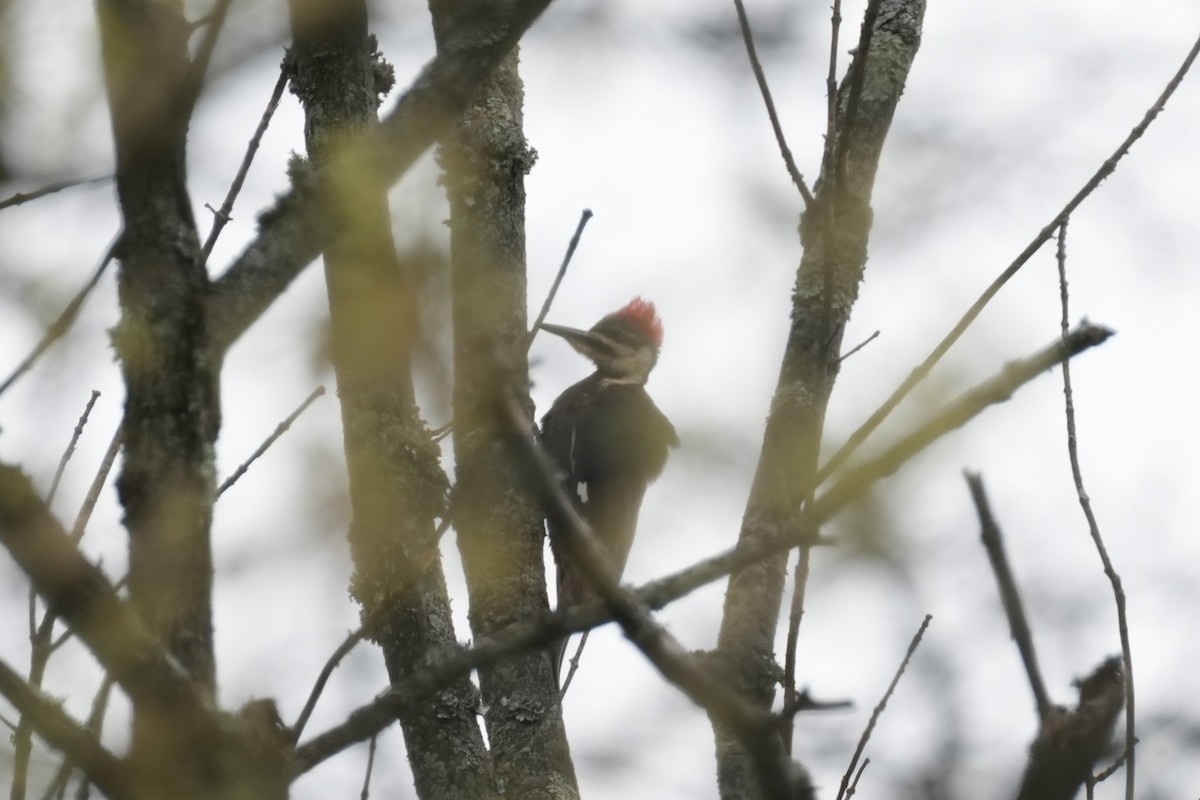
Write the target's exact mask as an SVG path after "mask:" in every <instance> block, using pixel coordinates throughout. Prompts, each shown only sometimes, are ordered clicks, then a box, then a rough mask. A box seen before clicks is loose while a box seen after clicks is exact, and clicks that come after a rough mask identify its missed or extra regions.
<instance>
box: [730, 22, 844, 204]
mask: <svg viewBox="0 0 1200 800" xmlns="http://www.w3.org/2000/svg"><path fill="white" fill-rule="evenodd" d="M733 7H734V8H735V9H737V18H738V25H739V26H740V27H741V29H742V41H743V42H745V43H746V55H747V56H749V57H750V69H752V70H753V71H754V80H756V81H757V82H758V90H759V92H760V93H761V94H762V99H763V104H764V105H765V106H766V107H767V117H768V118H769V119H770V120H771V130H773V131H774V132H775V141H776V142H778V143H779V154H780V155H781V156H783V163H784V165H785V166H787V171H788V175H790V176H791V178H792V183H794V184H796V188H797V189H798V190H799V191H800V196H801V197H802V198H804V205H805V206H810V205H812V204H813V196H812V192H810V191H809V190H808V185H807V184H806V183H805V182H804V176H803V175H801V174H800V169H799V168H798V167H797V166H796V160H795V159H794V158H793V157H792V150H791V148H790V147H788V143H787V139H786V138H785V137H784V135H783V125H781V124H780V122H779V114H778V112H776V111H775V101H774V100H773V99H772V98H771V87H770V86H768V85H767V76H766V73H764V72H763V68H762V64H761V63H759V60H758V51H757V49H756V48H755V46H754V32H753V31H752V30H751V29H750V18H749V17H748V16H747V15H746V7H745V6H744V5H743V4H742V0H733ZM834 41H836V37H835V39H834Z"/></svg>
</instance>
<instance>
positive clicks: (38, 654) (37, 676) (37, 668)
mask: <svg viewBox="0 0 1200 800" xmlns="http://www.w3.org/2000/svg"><path fill="white" fill-rule="evenodd" d="M98 397H100V393H99V392H97V391H96V390H95V389H93V390H92V394H91V397H89V398H88V401H87V405H86V406H84V409H83V413H82V414H81V415H80V417H79V421H78V422H77V423H76V424H75V430H73V431H72V432H71V439H70V441H69V442H68V443H67V447H66V449H65V450H64V451H63V454H62V457H61V458H59V460H58V468H57V469H56V470H55V471H54V478H53V479H51V481H50V490H49V491H48V492H46V505H47V506H50V505H51V504H52V503H53V502H54V496H55V494H57V493H58V484H59V481H61V480H62V476H63V472H64V471H65V470H66V468H67V462H68V461H70V460H71V455H72V454H73V453H74V452H75V446H76V445H77V444H78V443H79V437H80V436H82V435H83V429H84V427H85V426H86V425H87V421H88V417H89V416H90V415H91V413H92V407H93V406H94V405H95V404H96V399H97V398H98ZM36 616H37V592H35V591H34V590H33V587H32V586H31V587H30V588H29V685H30V686H31V687H32V688H34V689H41V688H42V679H43V678H44V677H45V675H46V666H47V664H48V663H49V661H50V656H51V654H52V653H53V649H52V647H51V639H52V638H53V636H54V620H55V615H54V612H53V611H51V610H49V609H47V610H46V613H45V614H44V615H43V616H42V620H41V622H40V623H36V624H35V622H34V620H35V618H36ZM32 737H33V728H32V726H31V724H30V720H29V719H28V718H27V717H25V716H22V717H21V719H20V721H19V724H18V728H17V731H16V733H15V734H14V735H13V767H12V772H13V779H12V791H11V792H10V793H9V798H10V800H24V797H25V785H26V781H27V779H28V777H29V757H30V755H31V754H32V750H33V738H32Z"/></svg>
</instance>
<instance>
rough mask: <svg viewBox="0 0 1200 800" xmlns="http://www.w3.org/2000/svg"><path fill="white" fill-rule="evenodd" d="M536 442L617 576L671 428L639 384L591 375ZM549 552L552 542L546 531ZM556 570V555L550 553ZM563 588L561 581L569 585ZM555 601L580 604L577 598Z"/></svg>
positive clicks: (550, 417) (557, 407)
mask: <svg viewBox="0 0 1200 800" xmlns="http://www.w3.org/2000/svg"><path fill="white" fill-rule="evenodd" d="M542 440H543V443H544V445H545V447H546V450H547V451H548V453H549V454H550V457H551V458H552V459H553V460H554V462H555V463H556V464H557V465H558V467H559V469H560V470H561V471H562V476H563V489H564V491H565V492H566V493H567V494H568V496H570V497H571V499H572V501H573V502H574V503H575V506H576V508H577V509H579V511H580V513H581V514H582V515H583V517H584V519H586V520H587V522H588V524H589V525H590V526H591V528H592V531H593V533H594V534H595V535H596V538H597V539H598V540H599V542H600V543H601V544H602V545H603V546H604V547H605V549H606V550H608V552H609V556H610V558H611V560H612V566H613V568H614V570H615V571H616V573H617V575H620V574H621V572H622V571H623V570H624V567H625V561H626V559H627V558H628V556H629V548H630V546H631V545H632V543H633V534H634V531H635V529H636V528H637V516H638V511H639V509H640V508H641V504H642V497H643V496H644V494H645V491H646V486H647V485H648V484H649V483H650V482H651V481H653V480H654V479H655V478H656V477H658V475H659V473H660V472H662V468H663V466H664V465H665V464H666V460H667V452H668V450H669V449H670V448H671V447H674V446H675V445H677V444H678V443H679V437H678V436H677V435H676V434H675V428H674V427H673V426H672V425H671V423H670V422H669V421H668V420H667V418H666V417H665V416H664V415H663V413H662V412H661V411H659V410H658V407H657V406H655V405H654V401H653V400H651V399H650V395H648V394H647V393H646V390H645V389H644V388H643V387H642V386H640V385H638V384H623V383H615V382H612V381H607V380H605V379H604V378H603V377H602V376H601V375H599V374H594V375H592V376H590V377H588V378H585V379H584V380H582V381H580V382H579V383H577V384H575V385H574V386H572V387H571V388H569V389H567V390H566V391H565V392H563V394H562V395H561V396H560V397H559V398H558V400H556V401H555V402H554V405H553V406H551V407H550V411H548V412H547V413H546V416H545V418H544V419H543V420H542ZM550 533H551V545H552V546H553V545H554V543H555V541H556V540H557V538H558V537H557V536H555V535H554V534H555V531H554V530H553V529H551V531H550ZM555 558H556V559H557V560H558V562H559V564H560V569H561V565H562V564H563V563H564V560H563V558H562V554H560V553H558V552H557V550H556V551H555ZM569 585H570V581H568V586H569ZM572 594H573V593H571V592H568V595H567V597H565V598H564V597H561V596H560V599H559V604H560V605H563V604H564V600H568V601H570V600H572V599H573V600H578V599H581V598H580V597H579V596H578V595H576V596H575V597H572V596H571V595H572Z"/></svg>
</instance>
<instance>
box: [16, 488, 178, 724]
mask: <svg viewBox="0 0 1200 800" xmlns="http://www.w3.org/2000/svg"><path fill="white" fill-rule="evenodd" d="M0 544H3V545H4V546H5V547H6V548H8V551H9V553H11V554H12V557H13V560H15V561H16V562H17V564H18V566H20V567H21V569H22V570H24V572H25V574H26V575H28V576H29V578H30V579H31V580H32V581H33V585H34V587H35V588H36V589H37V591H38V594H40V595H41V596H42V598H43V599H44V600H45V601H46V604H47V605H48V606H49V607H50V608H51V609H52V610H54V611H55V612H56V613H57V614H59V615H60V616H62V618H63V619H65V620H66V621H67V623H68V624H70V625H71V627H72V628H73V629H74V630H75V632H76V633H77V634H78V636H79V637H80V638H81V639H82V640H83V642H84V643H85V644H86V645H87V646H88V648H89V649H90V650H91V651H92V653H93V654H94V655H95V656H96V658H97V660H98V661H99V662H100V664H101V665H102V666H103V667H104V668H105V669H106V670H107V671H108V673H109V674H110V675H112V677H113V678H114V679H115V680H116V681H117V683H118V684H120V686H121V688H122V689H124V690H125V692H126V693H127V694H128V695H129V696H130V698H131V699H133V701H134V703H135V704H136V703H156V704H167V705H176V706H177V707H180V708H182V709H184V710H186V709H192V710H198V709H199V708H200V707H201V706H202V702H201V700H200V698H199V697H198V696H197V694H196V692H195V688H194V687H193V686H192V684H191V683H190V681H189V680H188V677H187V675H185V674H184V673H183V672H182V671H181V670H180V668H179V666H178V665H177V664H176V663H174V662H173V661H171V660H170V659H169V658H168V657H167V655H166V654H165V653H164V652H163V651H162V649H161V648H160V647H159V644H158V642H157V641H156V640H155V639H154V637H153V636H151V634H150V633H149V631H147V630H146V628H145V627H144V625H143V624H142V622H141V620H140V619H139V618H138V616H137V614H136V613H135V612H134V611H133V610H132V609H131V608H130V607H129V606H128V605H127V604H126V603H124V602H122V601H121V600H120V599H119V598H118V597H117V594H116V592H115V591H114V590H113V588H112V586H111V585H109V583H108V581H107V580H106V579H105V577H104V575H103V574H102V573H101V572H100V570H99V568H98V567H96V566H95V565H93V564H92V563H91V562H89V561H88V560H87V559H86V558H84V557H83V554H81V553H80V552H79V551H78V550H77V549H76V548H75V544H74V542H72V541H71V539H70V538H69V537H68V536H67V534H66V532H65V531H64V530H63V529H62V526H61V525H60V524H59V522H58V520H56V519H55V518H54V517H53V516H52V515H51V514H50V511H49V509H47V508H46V506H45V504H44V503H42V501H41V500H40V499H39V498H38V496H37V494H36V493H35V492H34V490H33V486H32V484H30V482H29V479H28V478H26V477H25V475H24V474H23V473H22V472H21V471H20V470H19V469H17V468H16V467H11V466H8V465H6V464H0Z"/></svg>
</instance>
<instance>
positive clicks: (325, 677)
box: [289, 515, 451, 742]
mask: <svg viewBox="0 0 1200 800" xmlns="http://www.w3.org/2000/svg"><path fill="white" fill-rule="evenodd" d="M450 520H451V518H450V516H449V515H447V516H446V517H445V519H443V520H442V522H441V524H439V525H438V527H437V530H436V531H434V534H433V538H434V541H435V542H440V541H441V538H442V536H443V535H445V533H446V531H447V530H449V528H450ZM405 588H406V587H404V586H397V587H395V589H394V592H395V593H396V594H399V593H400V592H402V591H404V589H405ZM392 607H393V603H392V601H391V600H390V599H385V600H384V601H383V602H382V603H380V604H379V605H378V606H377V607H376V609H375V610H374V611H373V612H372V613H371V614H370V615H369V616H368V617H367V619H366V620H365V621H364V622H363V623H362V624H361V625H359V626H358V627H357V628H355V629H354V630H353V631H351V632H350V633H349V634H348V635H347V636H346V638H345V639H343V640H342V643H341V644H339V645H338V646H337V649H335V650H334V651H333V653H332V654H330V656H329V658H327V659H326V660H325V665H324V666H323V667H321V672H320V674H319V675H317V680H316V682H315V683H314V684H313V688H312V689H311V690H309V693H308V700H306V701H305V703H304V708H303V709H301V711H300V716H298V717H297V718H296V722H295V723H294V724H293V725H292V727H291V728H290V729H289V733H290V735H291V738H292V741H293V742H296V741H299V739H300V736H301V734H303V733H304V728H305V727H306V726H307V725H308V720H309V718H310V717H312V713H313V709H315V708H316V707H317V701H318V700H320V699H321V693H322V692H324V691H325V685H326V684H327V683H328V682H329V677H330V676H331V675H333V671H334V670H335V669H337V666H338V664H340V663H341V662H342V659H343V658H345V657H346V656H347V655H349V653H350V651H351V650H353V649H354V648H355V647H357V646H358V644H359V643H360V642H362V641H363V640H364V639H366V638H367V637H368V636H370V635H371V632H372V631H374V630H375V626H376V625H378V624H379V623H380V622H382V621H383V619H384V618H385V616H386V615H387V613H388V611H389V610H391V608H392Z"/></svg>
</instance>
